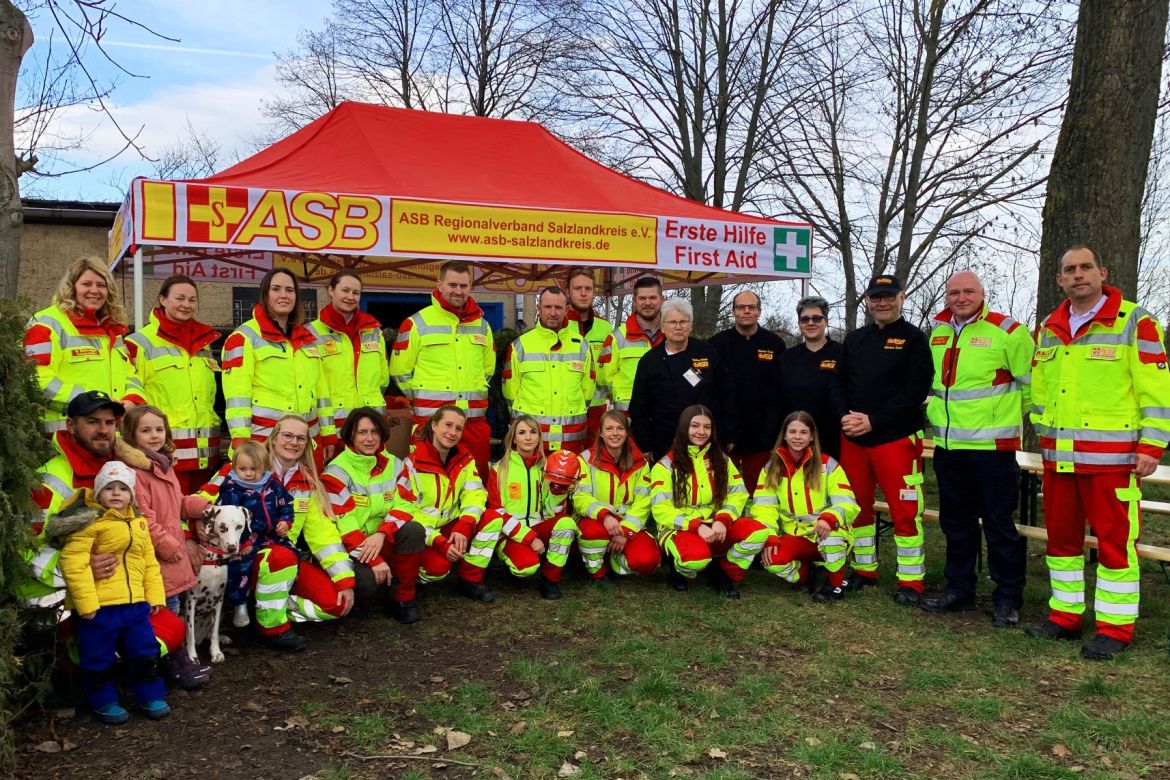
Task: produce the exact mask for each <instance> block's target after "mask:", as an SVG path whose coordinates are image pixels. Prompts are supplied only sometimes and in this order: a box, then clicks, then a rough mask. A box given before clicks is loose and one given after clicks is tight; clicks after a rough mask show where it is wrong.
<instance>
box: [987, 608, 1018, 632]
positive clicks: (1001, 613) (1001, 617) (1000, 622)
mask: <svg viewBox="0 0 1170 780" xmlns="http://www.w3.org/2000/svg"><path fill="white" fill-rule="evenodd" d="M1018 625H1020V611H1019V610H1018V609H1016V608H1015V607H1003V606H999V607H996V608H995V617H993V618H992V619H991V627H992V628H1015V627H1016V626H1018Z"/></svg>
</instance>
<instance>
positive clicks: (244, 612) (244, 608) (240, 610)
mask: <svg viewBox="0 0 1170 780" xmlns="http://www.w3.org/2000/svg"><path fill="white" fill-rule="evenodd" d="M251 622H252V619H251V618H249V617H248V605H247V604H241V605H240V606H238V607H236V611H235V612H233V613H232V625H233V626H235V627H236V628H247V627H248V625H249V624H251Z"/></svg>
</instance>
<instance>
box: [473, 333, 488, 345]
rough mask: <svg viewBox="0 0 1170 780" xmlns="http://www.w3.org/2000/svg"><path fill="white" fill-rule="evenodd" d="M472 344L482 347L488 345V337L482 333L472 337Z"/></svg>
mask: <svg viewBox="0 0 1170 780" xmlns="http://www.w3.org/2000/svg"><path fill="white" fill-rule="evenodd" d="M471 343H472V344H475V345H476V346H479V347H482V346H483V345H484V344H486V343H487V336H485V335H483V334H482V333H477V334H475V335H473V336H472V337H471Z"/></svg>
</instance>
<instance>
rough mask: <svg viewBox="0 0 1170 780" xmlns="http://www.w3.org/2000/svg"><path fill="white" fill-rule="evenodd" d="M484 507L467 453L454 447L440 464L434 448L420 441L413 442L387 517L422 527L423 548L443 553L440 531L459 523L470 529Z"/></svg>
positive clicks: (482, 492) (444, 545)
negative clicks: (454, 522)
mask: <svg viewBox="0 0 1170 780" xmlns="http://www.w3.org/2000/svg"><path fill="white" fill-rule="evenodd" d="M486 504H487V491H486V490H485V489H484V486H483V482H482V481H481V480H480V478H479V471H478V470H477V469H476V466H475V460H474V459H473V458H472V457H471V453H469V452H467V451H466V450H464V449H462V448H461V447H457V448H456V449H455V450H454V451H453V452H451V453H449V456H448V458H447V462H446V463H445V464H444V463H443V460H442V459H441V458H440V457H439V454H438V451H437V450H436V449H435V447H434V445H433V444H431V442H429V441H421V442H415V444H414V448H413V449H412V450H411V453H410V455H408V456H407V457H406V460H405V461H404V463H403V467H402V471H401V474H400V475H399V478H398V484H397V491H396V493H395V496H394V508H393V509H392V510H391V514H393V515H395V516H396V519H397V520H398V521H400V522H403V523H405V522H409V521H410V520H414V521H415V522H418V523H420V524H422V526H423V527H424V528H425V529H426V532H427V537H426V543H427V545H429V546H437V547H439V548H440V549H441V550H442V551H443V552H446V548H447V545H448V541H447V539H446V538H445V537H444V536H443V535H442V533H441V532H440V529H441V528H442V527H443V526H445V525H447V523H449V522H451V521H453V520H460V521H464V525H465V527H467V529H468V530H470V527H471V526H473V525H474V524H475V523H477V522H479V520H480V518H481V517H482V516H483V513H484V509H485V506H486ZM470 536H471V534H470V533H469V534H468V538H470Z"/></svg>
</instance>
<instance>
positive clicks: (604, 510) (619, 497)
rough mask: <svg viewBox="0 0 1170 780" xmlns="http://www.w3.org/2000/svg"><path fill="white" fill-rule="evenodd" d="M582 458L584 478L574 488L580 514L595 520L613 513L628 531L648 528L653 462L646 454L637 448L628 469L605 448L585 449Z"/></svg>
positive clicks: (575, 502)
mask: <svg viewBox="0 0 1170 780" xmlns="http://www.w3.org/2000/svg"><path fill="white" fill-rule="evenodd" d="M631 446H633V445H632V444H631ZM578 460H580V461H581V481H580V482H578V483H577V489H576V490H575V491H573V508H574V509H576V510H577V514H578V515H579V516H581V517H592V518H593V519H595V520H604V519H605V518H606V516H607V515H613V516H614V517H616V518H617V519H618V521H619V522H620V523H621V525H622V527H623V528H625V529H626V530H627V531H632V532H634V533H637V532H638V531H643V530H645V529H646V524H647V522H648V521H649V520H650V464H649V463H647V462H646V458H645V457H643V455H642V453H640V452H638V451H637V450H636V449H635V451H634V460H633V463H632V464H631V465H630V468H629V469H628V470H626V471H622V469H621V468H619V467H618V465H617V464H616V463H614V461H613V458H611V457H610V455H609V453H608V452H607V451H606V450H605V449H604V448H602V449H601V451H600V452H594V451H593V450H591V449H590V450H585V452H583V453H581V455H579V456H578Z"/></svg>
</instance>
